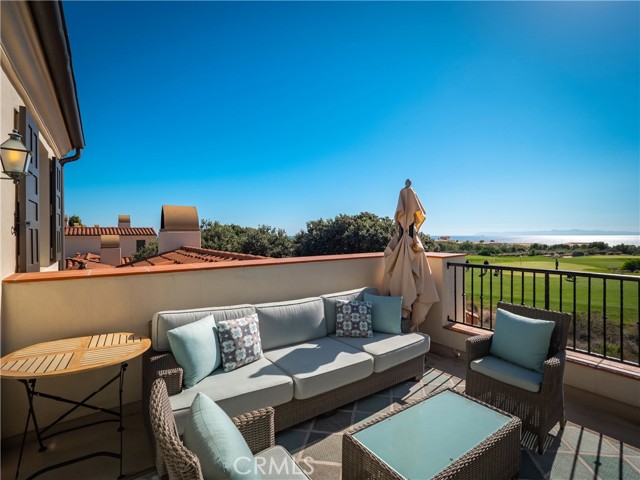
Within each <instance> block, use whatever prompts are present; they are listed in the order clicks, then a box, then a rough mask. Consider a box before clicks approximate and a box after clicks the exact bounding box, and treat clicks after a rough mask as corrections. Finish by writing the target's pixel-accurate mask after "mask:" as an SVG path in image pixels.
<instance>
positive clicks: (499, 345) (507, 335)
mask: <svg viewBox="0 0 640 480" xmlns="http://www.w3.org/2000/svg"><path fill="white" fill-rule="evenodd" d="M555 325H556V324H555V322H552V321H547V320H534V319H532V318H527V317H523V316H521V315H516V314H515V313H511V312H508V311H506V310H503V309H500V308H499V309H498V310H497V312H496V325H495V328H494V334H493V339H492V341H491V355H493V356H494V357H498V358H501V359H502V360H506V361H508V362H511V363H515V364H516V365H518V366H520V367H524V368H527V369H529V370H534V371H536V372H538V373H542V364H543V362H544V361H545V360H546V358H547V355H548V354H549V342H550V340H551V334H552V333H553V329H554V327H555Z"/></svg>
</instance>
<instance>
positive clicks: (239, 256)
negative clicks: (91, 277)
mask: <svg viewBox="0 0 640 480" xmlns="http://www.w3.org/2000/svg"><path fill="white" fill-rule="evenodd" d="M264 258H268V257H263V256H260V255H249V254H245V253H235V252H223V251H220V250H209V249H207V248H196V247H184V246H183V247H181V248H177V249H175V250H171V251H169V252H165V253H162V254H159V255H155V256H153V257H149V258H145V259H143V260H138V261H136V262H132V263H130V264H128V265H121V267H125V266H126V267H143V266H149V265H183V264H187V263H210V262H228V261H240V260H261V259H264Z"/></svg>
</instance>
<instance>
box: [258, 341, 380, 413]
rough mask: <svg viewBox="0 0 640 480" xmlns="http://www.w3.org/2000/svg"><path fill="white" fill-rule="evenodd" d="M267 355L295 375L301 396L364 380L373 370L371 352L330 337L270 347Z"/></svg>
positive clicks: (313, 394) (316, 393)
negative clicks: (273, 348) (274, 347)
mask: <svg viewBox="0 0 640 480" xmlns="http://www.w3.org/2000/svg"><path fill="white" fill-rule="evenodd" d="M264 355H265V357H267V358H268V359H269V360H271V361H272V362H273V363H275V364H276V365H277V366H278V367H279V368H281V369H282V370H283V371H284V372H286V373H287V374H288V375H289V376H291V378H293V384H294V392H293V396H294V398H297V399H299V400H302V399H305V398H310V397H314V396H316V395H319V394H321V393H325V392H328V391H330V390H333V389H335V388H338V387H342V386H344V385H347V384H349V383H353V382H356V381H358V380H362V379H363V378H366V377H368V376H369V375H371V374H372V373H373V357H371V355H369V354H367V353H364V352H361V351H359V350H356V349H355V348H351V347H350V346H348V345H345V344H344V343H342V342H339V341H337V340H336V339H335V338H329V337H322V338H317V339H315V340H310V341H308V342H305V343H299V344H296V345H290V346H288V347H283V348H278V349H276V350H270V351H268V352H265V353H264Z"/></svg>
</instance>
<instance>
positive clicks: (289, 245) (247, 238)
mask: <svg viewBox="0 0 640 480" xmlns="http://www.w3.org/2000/svg"><path fill="white" fill-rule="evenodd" d="M241 250H242V253H250V254H251V255H262V256H265V257H274V258H283V257H290V256H291V255H292V254H293V240H292V239H291V238H290V237H289V236H288V235H287V232H285V231H284V229H282V228H278V229H276V228H273V227H269V226H267V225H260V226H259V227H258V228H247V229H246V230H245V231H244V233H243V236H242V246H241Z"/></svg>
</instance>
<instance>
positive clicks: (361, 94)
mask: <svg viewBox="0 0 640 480" xmlns="http://www.w3.org/2000/svg"><path fill="white" fill-rule="evenodd" d="M64 8H65V16H66V21H67V28H68V32H69V38H70V42H71V49H72V55H73V66H74V71H75V77H76V83H77V88H78V97H79V101H80V109H81V114H82V120H83V126H84V132H85V138H86V144H87V145H86V149H85V150H84V152H83V155H82V158H81V159H80V160H79V161H78V162H75V163H71V164H69V165H68V166H66V167H65V189H66V190H65V210H66V213H67V214H69V215H72V214H77V215H80V217H81V218H82V219H83V221H84V222H85V223H86V224H90V225H93V224H95V223H98V224H100V225H105V226H107V225H114V224H115V223H116V222H117V215H118V214H130V215H131V217H132V223H133V224H134V226H153V227H156V228H158V227H159V223H160V211H161V205H163V204H173V205H195V206H196V207H197V209H198V213H199V215H200V218H208V219H211V220H219V221H221V222H223V223H235V224H239V225H243V226H257V225H260V224H266V225H270V226H273V227H278V228H284V229H285V230H287V232H288V233H289V234H294V233H297V232H298V231H299V230H300V229H302V228H303V227H304V226H305V223H306V222H307V221H309V220H314V219H318V218H321V217H322V218H328V217H334V216H335V215H337V214H340V213H347V214H356V213H359V212H361V211H370V212H373V213H376V214H378V215H381V216H393V213H394V211H395V206H396V202H397V197H398V192H399V190H400V188H402V187H403V186H404V181H405V179H406V178H411V180H412V181H413V186H414V189H415V190H416V192H417V193H418V195H419V196H420V198H421V200H422V203H423V204H424V206H425V209H426V210H427V222H426V223H425V226H424V227H423V228H422V231H424V232H426V233H431V234H436V235H447V234H459V235H460V234H473V233H476V232H480V231H494V232H495V231H520V230H526V231H529V230H546V229H570V228H581V229H598V230H625V231H636V232H638V231H640V160H639V159H640V91H639V90H640V89H639V85H640V46H639V45H640V40H639V39H640V4H639V3H638V2H628V3H609V2H593V3H591V2H589V3H574V2H569V3H555V2H531V3H512V2H495V3H494V2H491V3H490V2H471V3H467V2H444V3H438V2H408V3H383V2H354V3H346V2H318V3H311V2H284V3H276V2H259V3H249V2H237V3H225V2H76V1H73V2H68V1H67V2H65V3H64Z"/></svg>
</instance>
